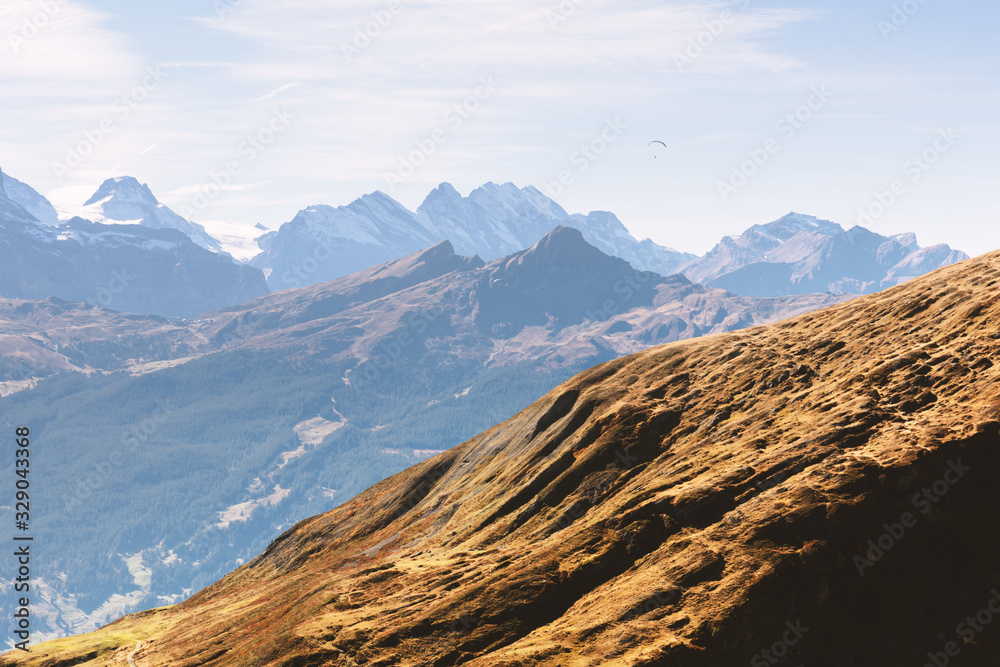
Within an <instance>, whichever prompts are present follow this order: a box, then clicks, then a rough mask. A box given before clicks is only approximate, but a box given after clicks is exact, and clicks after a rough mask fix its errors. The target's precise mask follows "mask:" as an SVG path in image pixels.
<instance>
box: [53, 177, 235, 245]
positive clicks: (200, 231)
mask: <svg viewBox="0 0 1000 667" xmlns="http://www.w3.org/2000/svg"><path fill="white" fill-rule="evenodd" d="M75 216H79V217H81V218H85V219H87V220H91V221H93V222H103V223H107V224H120V223H130V224H139V225H142V226H143V227H149V228H151V229H176V230H178V231H181V232H183V233H184V234H187V236H188V237H190V238H191V240H192V241H194V242H195V243H197V244H198V245H200V246H201V247H202V248H205V249H206V250H211V251H213V252H222V246H221V244H220V243H219V241H218V240H217V239H215V238H214V237H213V236H211V235H210V234H209V233H208V232H207V231H206V230H205V228H204V227H203V226H202V225H199V224H198V223H196V222H191V221H190V220H187V219H185V218H183V217H181V216H180V215H178V214H177V213H175V212H174V211H173V210H171V209H170V208H169V207H167V206H165V205H164V204H161V203H160V202H159V201H158V200H157V199H156V196H155V195H153V191H152V190H150V189H149V186H148V185H146V184H145V183H140V182H139V181H138V180H137V179H135V178H133V177H132V176H118V177H116V178H109V179H107V180H106V181H104V182H103V183H101V186H100V187H99V188H98V189H97V192H95V193H94V194H93V195H92V196H91V197H90V199H88V200H87V201H86V202H85V203H84V205H83V206H82V207H81V208H76V209H67V210H66V211H64V217H75Z"/></svg>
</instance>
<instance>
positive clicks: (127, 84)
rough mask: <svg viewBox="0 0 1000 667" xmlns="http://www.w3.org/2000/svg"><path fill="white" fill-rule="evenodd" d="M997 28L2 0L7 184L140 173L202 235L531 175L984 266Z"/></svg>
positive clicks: (624, 206) (923, 15)
mask: <svg viewBox="0 0 1000 667" xmlns="http://www.w3.org/2000/svg"><path fill="white" fill-rule="evenodd" d="M998 16H1000V7H998V5H997V4H996V3H986V2H973V1H971V0H947V1H946V0H924V1H923V2H920V1H919V0H907V1H906V2H901V1H899V0H885V1H881V0H865V1H864V2H862V1H861V0H846V1H844V0H840V1H838V2H836V3H833V2H827V3H820V2H814V1H803V2H787V1H770V2H765V1H763V0H760V1H758V0H737V1H736V2H731V3H711V2H702V3H685V4H682V3H672V2H652V1H644V0H607V1H605V0H566V1H564V2H562V3H561V4H560V3H558V2H538V1H536V0H504V1H503V2H456V1H454V0H450V1H449V0H431V1H417V0H413V1H407V0H400V1H399V2H395V1H393V2H389V1H387V0H386V1H376V2H360V3H357V2H337V1H331V0H282V1H281V2H275V1H273V0H272V1H270V2H264V1H263V0H172V1H171V2H155V3H154V2H136V1H135V0H128V1H126V0H92V1H86V2H85V1H80V0H4V2H3V3H2V5H0V40H2V43H0V86H2V88H0V89H2V98H0V120H2V122H0V166H2V167H3V169H4V170H5V171H7V172H9V173H11V174H12V175H13V176H16V177H18V178H20V179H22V180H25V181H27V182H28V183H30V184H31V185H33V186H35V187H36V188H37V189H38V190H40V191H41V192H42V193H43V194H46V195H47V196H49V197H50V198H51V199H52V200H53V202H54V203H56V204H57V206H58V205H72V204H82V203H83V201H84V200H85V199H86V198H87V197H88V196H89V195H90V194H91V193H92V192H93V191H94V190H95V189H96V188H97V186H98V185H99V184H100V182H101V181H102V180H103V179H104V178H107V177H109V176H114V175H123V174H128V175H132V176H135V177H137V178H138V179H140V180H141V181H143V182H146V183H148V184H149V185H150V187H151V188H152V190H153V192H154V193H156V194H157V195H158V196H159V198H160V199H161V200H162V201H163V202H164V203H166V204H168V205H170V206H171V207H173V208H174V209H175V210H177V211H178V212H181V213H185V212H187V213H188V214H189V215H190V216H191V217H192V218H193V219H195V220H196V221H199V222H205V221H213V220H228V221H238V222H245V223H247V224H252V223H254V222H258V221H260V222H263V223H264V224H266V225H268V226H269V227H272V228H273V227H277V226H278V225H279V224H280V223H282V222H285V221H288V220H290V219H291V218H292V217H293V216H294V215H295V213H296V212H297V211H298V210H299V209H301V208H304V207H305V206H307V205H310V204H317V203H327V204H333V205H338V204H346V203H348V202H350V201H351V200H353V199H354V198H356V197H358V196H360V195H362V194H365V193H367V192H371V191H373V190H376V189H380V190H383V191H385V192H388V193H390V194H391V195H393V196H394V197H396V198H397V199H398V200H400V201H401V202H402V203H403V204H405V205H406V206H408V207H411V208H415V207H416V206H417V205H418V204H419V203H420V201H421V200H422V199H423V197H424V196H425V195H426V194H427V192H428V191H429V190H430V189H431V188H432V187H434V186H436V185H437V184H438V183H440V182H441V181H448V182H450V183H452V184H453V185H455V186H456V187H457V188H458V189H459V191H461V192H462V193H463V194H465V193H468V191H469V190H471V189H472V188H473V187H475V186H478V185H481V184H482V183H484V182H486V181H496V182H505V181H512V182H514V183H515V184H517V185H518V186H525V185H529V184H530V185H535V186H537V187H539V188H540V189H542V190H543V191H548V192H551V193H553V194H555V193H558V194H557V195H556V196H555V197H554V198H555V199H556V200H557V201H558V202H559V203H560V204H562V205H563V207H565V208H566V209H567V210H569V211H570V212H587V211H590V210H598V209H599V210H610V211H613V212H615V213H616V214H617V215H618V216H619V217H620V218H621V219H622V221H623V222H624V223H625V224H626V226H628V227H629V228H630V229H631V230H632V232H633V233H634V234H636V235H637V236H639V237H647V236H648V237H650V238H652V239H653V240H655V241H657V242H658V243H662V244H664V245H668V246H672V247H675V248H678V249H683V250H689V251H693V252H704V251H705V250H707V249H708V248H709V247H710V246H711V244H712V243H713V242H714V241H716V240H717V239H718V238H719V237H720V236H721V235H723V234H731V233H737V232H739V231H741V230H742V229H743V228H745V227H746V226H748V225H750V224H754V223H759V222H767V221H770V220H773V219H775V218H777V217H780V216H781V215H783V214H785V213H787V212H788V211H792V210H794V211H798V212H800V213H810V214H813V215H817V216H820V217H823V218H828V219H832V220H834V221H836V222H839V223H841V224H842V225H844V226H845V227H850V226H852V225H854V224H856V223H857V222H858V221H859V213H858V211H859V209H864V210H867V211H869V213H870V214H871V217H870V218H868V219H866V220H864V222H865V224H867V225H868V226H870V227H871V228H872V229H874V230H875V231H878V232H880V233H895V232H899V231H904V230H912V231H916V232H917V234H918V239H919V240H920V241H921V243H923V244H924V245H929V244H931V243H938V242H947V243H950V244H951V245H953V246H956V247H959V248H962V249H964V250H966V251H968V252H970V253H971V254H977V253H980V252H984V251H986V250H990V249H993V248H996V247H998V246H1000V242H997V241H996V240H995V238H996V237H997V231H996V230H997V223H998V221H1000V220H998V219H1000V215H998V212H1000V205H998V203H997V196H996V192H997V187H996V178H997V168H996V156H997V154H998V150H1000V137H998V129H1000V124H998V120H997V118H998V113H997V108H998V104H997V103H998V101H1000V95H998V90H1000V88H998V85H997V84H998V63H1000V57H998V56H1000V49H998V46H997V43H998V39H997V34H998V27H1000V26H998V20H997V18H998ZM366 30H367V32H368V35H365V34H364V33H365V31H366ZM154 75H155V76H154ZM484 82H485V83H484ZM817 91H818V92H817ZM463 104H464V107H463V106H462V105H463ZM456 105H459V106H458V109H457V110H456V108H455V107H456ZM788 114H792V116H791V119H788V118H786V116H787V115H788ZM796 114H797V115H798V117H797V118H796V117H795V115H796ZM602 133H603V134H604V138H603V139H600V138H599V137H601V135H602ZM250 137H253V140H252V141H248V138H250ZM654 140H658V141H662V142H663V143H664V144H666V148H665V149H664V148H663V147H662V146H660V145H659V144H654V145H652V146H651V145H650V144H649V142H651V141H654ZM255 144H256V145H255ZM588 145H590V146H592V150H591V154H590V156H587V155H584V154H583V153H582V152H580V149H581V148H583V147H587V146H588ZM84 153H86V155H83V154H84ZM753 156H756V162H754V161H752V157H753ZM914 156H922V157H919V162H914V161H912V158H913V157H914ZM748 160H751V161H750V162H747V161H748ZM417 163H419V166H416V164H417ZM401 165H402V166H401ZM411 166H412V167H414V168H413V170H412V173H410V169H409V167H411ZM227 167H228V168H229V169H228V171H229V173H226V171H227ZM213 173H214V174H216V175H217V176H216V179H217V180H219V181H221V182H222V183H223V184H226V183H228V185H225V187H223V188H221V189H216V188H215V186H214V185H211V186H210V185H209V184H210V183H212V174H213ZM560 175H562V177H563V184H558V181H559V178H560ZM748 175H749V176H748ZM553 184H556V185H553ZM894 186H895V190H896V193H895V194H893V193H892V189H893V187H894ZM877 193H882V194H881V195H880V197H879V196H877ZM886 193H887V194H886ZM879 198H881V199H882V202H880V201H879Z"/></svg>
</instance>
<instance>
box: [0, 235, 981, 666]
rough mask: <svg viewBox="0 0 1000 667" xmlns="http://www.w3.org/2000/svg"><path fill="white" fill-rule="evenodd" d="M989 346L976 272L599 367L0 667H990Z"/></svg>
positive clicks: (939, 275)
mask: <svg viewBox="0 0 1000 667" xmlns="http://www.w3.org/2000/svg"><path fill="white" fill-rule="evenodd" d="M998 321H1000V253H992V254H989V255H984V256H982V257H980V258H977V259H975V260H971V261H968V262H965V263H962V264H959V265H956V266H952V267H948V268H946V269H941V270H939V271H936V272H935V273H933V274H931V275H928V276H924V277H922V278H918V279H916V280H913V281H911V282H909V283H907V284H906V285H903V286H900V287H897V288H894V289H891V290H888V291H885V292H882V293H880V294H877V295H872V296H868V297H863V298H860V299H857V300H854V301H851V302H849V303H845V304H841V305H837V306H833V307H831V308H828V309H826V310H823V311H818V312H815V313H810V314H807V315H804V316H801V317H798V318H796V319H794V320H789V321H785V322H781V323H778V324H773V325H768V326H764V327H756V328H753V329H749V330H745V331H740V332H735V333H730V334H723V335H717V336H712V337H706V338H701V339H697V340H691V341H684V342H680V343H674V344H670V345H666V346H662V347H658V348H654V349H651V350H648V351H645V352H642V353H639V354H636V355H633V356H630V357H625V358H622V359H618V360H615V361H612V362H609V363H606V364H602V365H600V366H597V367H595V368H593V369H591V370H589V371H586V372H584V373H581V374H580V375H578V376H576V377H574V378H573V379H571V380H569V381H567V382H565V383H564V384H562V385H561V386H559V387H557V388H556V389H555V390H553V391H552V392H551V393H549V394H548V395H547V396H545V397H544V398H542V399H541V400H539V401H538V402H537V403H535V404H534V405H532V406H531V407H529V408H527V409H525V410H524V411H522V412H521V413H519V414H518V415H516V416H515V417H513V418H511V419H510V420H508V421H506V422H504V423H502V424H499V425H497V426H496V427H494V428H492V429H490V430H489V431H486V432H485V433H483V434H481V435H479V436H478V437H476V438H473V439H472V440H470V441H468V442H466V443H464V444H462V445H460V446H458V447H455V448H453V449H451V450H449V451H447V452H445V453H443V454H441V455H439V456H437V457H435V458H432V459H429V460H427V461H425V462H424V463H422V464H419V465H417V466H414V467H413V468H410V469H408V470H406V471H404V472H402V473H400V474H398V475H396V476H394V477H391V478H389V479H387V480H385V481H383V482H381V483H379V484H377V485H375V486H374V487H372V488H371V489H369V490H368V491H366V492H365V493H363V494H361V495H359V496H358V497H357V498H355V499H354V500H352V501H350V502H348V503H346V504H344V505H342V506H341V507H338V508H337V509H335V510H333V511H331V512H329V513H327V514H323V515H320V516H316V517H313V518H311V519H307V520H305V521H302V522H301V523H299V524H298V525H296V526H295V527H294V528H292V529H291V530H289V531H288V532H287V533H285V534H284V535H282V536H281V537H280V538H279V539H277V540H276V541H275V542H274V543H273V544H272V545H271V546H270V547H269V548H268V549H267V550H266V551H265V552H264V553H263V554H262V555H261V556H260V557H258V558H256V559H255V560H254V561H252V562H251V563H248V564H247V565H246V566H244V567H241V568H240V569H238V570H236V571H235V572H233V573H232V574H231V575H229V576H227V577H225V578H224V579H222V580H221V581H219V582H218V583H217V584H215V585H213V586H211V587H209V588H207V589H205V590H204V591H202V592H201V593H199V594H198V595H196V596H195V597H193V598H192V599H190V600H189V601H187V602H185V603H183V604H181V605H178V606H177V607H174V608H168V609H163V610H159V611H156V612H151V613H146V614H140V615H136V616H133V617H127V618H125V619H123V620H121V621H119V622H116V623H114V624H112V625H111V626H108V627H107V628H104V629H102V630H100V631H98V632H96V633H94V634H93V635H87V636H81V637H77V638H74V639H72V640H66V641H63V642H61V643H58V644H55V643H54V644H52V645H42V646H38V647H35V652H34V653H33V654H32V656H30V657H27V658H25V657H22V656H13V655H11V654H8V655H7V656H6V657H5V658H3V659H0V662H2V661H3V660H6V662H4V663H3V664H14V663H13V662H12V660H17V661H18V662H17V664H22V665H41V664H45V665H68V664H97V662H96V659H97V658H96V656H97V653H98V651H99V650H104V651H108V652H109V653H108V654H107V655H108V656H109V657H106V658H105V660H106V662H104V663H102V664H119V662H115V661H116V660H117V661H120V660H122V658H123V657H124V655H125V653H126V652H127V651H132V650H134V649H135V648H136V643H135V642H136V641H138V640H142V643H141V646H140V647H139V650H138V651H137V652H136V653H135V660H136V662H137V664H140V665H143V666H144V667H145V666H149V667H153V666H156V665H172V666H177V665H192V666H193V665H230V664H232V665H235V664H239V665H286V666H291V665H320V664H345V665H361V664H364V665H483V666H485V665H491V666H492V665H507V666H514V665H521V666H527V665H664V666H665V665H680V666H689V665H690V666H698V667H701V666H706V667H707V666H709V665H729V664H733V665H735V664H742V665H745V664H747V663H750V664H751V665H755V666H756V665H758V664H773V663H774V661H775V660H777V659H779V658H783V659H786V660H788V661H789V664H808V665H830V666H833V665H859V666H860V665H905V664H923V663H926V662H928V661H929V660H933V657H929V656H928V654H930V656H945V658H949V656H955V655H956V651H957V652H958V653H957V654H960V658H956V659H955V660H954V664H965V665H993V664H995V663H996V661H997V659H998V657H1000V630H998V629H997V628H995V627H993V626H991V625H989V623H987V622H986V621H985V619H986V618H987V616H989V620H990V621H992V620H994V619H995V618H996V615H995V613H994V612H991V611H988V605H990V604H992V605H993V608H994V609H996V608H997V606H996V602H992V600H993V598H994V596H998V595H1000V594H998V593H997V590H998V588H997V587H998V585H1000V566H998V558H997V556H998V554H1000V543H998V540H1000V538H998V535H1000V531H998V529H1000V485H997V484H996V476H997V474H998V464H1000V448H998V446H1000V436H998V430H1000V384H998V380H1000V370H998V367H997V366H996V361H997V356H998V354H1000V336H998V334H997V325H996V323H997V322H998ZM982 610H987V611H982ZM977 614H979V615H980V618H979V620H976V617H977ZM968 617H971V619H972V620H971V621H970V620H967V618H968ZM966 640H967V641H966ZM99 647H104V648H103V649H100V648H99ZM116 647H117V653H114V657H110V656H111V653H110V651H112V650H115V649H116ZM77 658H80V663H74V662H72V661H73V660H75V659H77ZM945 658H939V660H940V659H945ZM88 659H89V660H90V662H86V661H87V660H88ZM121 664H123V663H121Z"/></svg>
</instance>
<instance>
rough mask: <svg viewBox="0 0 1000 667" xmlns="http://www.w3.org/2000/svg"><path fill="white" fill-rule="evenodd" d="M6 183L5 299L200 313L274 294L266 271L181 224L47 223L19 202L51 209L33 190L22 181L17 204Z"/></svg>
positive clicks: (0, 213)
mask: <svg viewBox="0 0 1000 667" xmlns="http://www.w3.org/2000/svg"><path fill="white" fill-rule="evenodd" d="M0 181H2V182H3V183H4V186H3V187H2V188H0V296H3V297H7V298H13V299H45V298H47V297H50V296H54V297H58V298H61V299H65V300H68V301H75V302H86V303H90V304H92V305H95V306H100V307H104V308H113V309H115V310H119V311H128V312H133V313H155V314H159V315H162V316H169V317H193V316H195V315H198V314H199V313H202V312H205V311H206V310H210V309H213V308H218V307H221V306H227V305H232V304H236V303H242V302H244V301H247V300H249V299H252V298H253V297H255V296H259V295H261V294H266V293H267V292H268V289H267V284H266V283H265V281H264V276H263V274H261V273H260V271H258V270H256V269H254V268H252V267H249V266H245V265H240V264H237V263H236V262H234V261H233V260H232V258H231V257H229V256H228V255H223V254H219V253H216V252H211V251H208V250H205V249H203V248H201V247H199V246H197V245H196V244H195V243H194V242H193V241H192V240H191V238H190V237H188V236H187V235H186V234H184V233H182V232H181V231H178V230H177V229H170V228H166V227H163V228H153V227H149V226H147V225H137V224H101V223H97V222H91V221H88V220H84V219H82V218H73V219H71V220H69V221H68V222H64V223H60V224H57V225H50V224H45V223H43V222H42V221H40V220H39V219H38V218H37V217H35V216H34V215H32V214H31V213H29V212H28V210H27V209H26V208H24V206H23V205H22V204H21V203H19V202H24V203H26V204H28V205H29V206H32V208H33V210H39V209H44V206H43V205H42V204H41V203H39V202H38V200H37V198H35V197H34V196H33V195H32V193H33V192H34V191H33V190H30V188H26V187H20V186H17V184H16V183H15V184H14V185H13V186H11V187H10V188H9V189H10V190H12V191H13V192H14V193H15V196H17V197H18V199H17V200H16V201H15V200H14V199H12V198H11V197H10V196H9V195H8V194H7V192H8V186H7V177H6V175H5V174H2V172H0ZM111 210H112V211H114V212H116V213H117V214H119V215H121V214H125V212H126V211H125V209H124V208H117V207H112V208H111ZM155 210H158V209H154V211H155ZM132 212H134V211H132ZM150 215H153V214H150ZM157 215H159V214H157ZM163 215H166V214H163ZM150 219H151V218H150V217H149V216H147V218H146V219H145V222H147V223H149V220H150ZM150 224H151V223H150Z"/></svg>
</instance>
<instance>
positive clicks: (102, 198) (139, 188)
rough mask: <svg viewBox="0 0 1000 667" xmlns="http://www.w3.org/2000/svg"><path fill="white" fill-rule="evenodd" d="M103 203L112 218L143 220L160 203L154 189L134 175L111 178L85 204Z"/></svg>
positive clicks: (104, 209) (102, 207)
mask: <svg viewBox="0 0 1000 667" xmlns="http://www.w3.org/2000/svg"><path fill="white" fill-rule="evenodd" d="M98 203H100V204H101V210H102V211H103V213H104V215H105V216H107V217H108V218H111V219H112V220H123V221H124V220H141V219H143V218H145V217H146V216H147V215H148V214H149V210H150V209H151V208H155V207H156V206H158V205H159V203H160V202H159V201H157V199H156V197H155V196H154V195H153V192H152V190H150V189H149V186H148V185H146V184H145V183H140V182H139V181H138V180H136V179H135V178H133V177H132V176H118V177H115V178H109V179H107V180H106V181H104V182H103V183H102V184H101V187H99V188H98V189H97V192H95V193H94V194H93V196H91V198H90V199H88V200H87V201H86V202H85V203H84V206H91V205H93V204H98Z"/></svg>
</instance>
